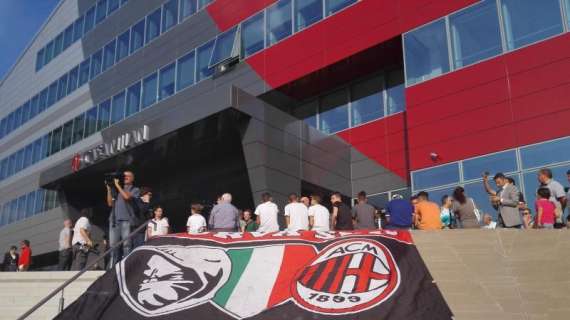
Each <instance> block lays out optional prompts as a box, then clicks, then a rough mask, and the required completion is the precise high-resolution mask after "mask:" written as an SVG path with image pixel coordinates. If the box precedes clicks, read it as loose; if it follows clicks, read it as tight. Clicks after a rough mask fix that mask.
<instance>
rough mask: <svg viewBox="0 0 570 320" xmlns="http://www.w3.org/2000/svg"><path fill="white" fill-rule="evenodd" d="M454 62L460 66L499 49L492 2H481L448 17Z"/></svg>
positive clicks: (499, 40)
mask: <svg viewBox="0 0 570 320" xmlns="http://www.w3.org/2000/svg"><path fill="white" fill-rule="evenodd" d="M449 25H450V30H451V43H452V49H453V64H454V66H455V68H461V67H464V66H467V65H470V64H473V63H475V62H477V61H481V60H484V59H486V58H489V57H493V56H496V55H498V54H500V53H501V52H502V48H501V33H500V30H499V16H498V15H497V4H496V2H495V1H483V2H481V3H479V4H476V5H474V6H472V7H470V8H468V9H465V10H462V11H460V12H458V13H456V14H453V15H451V16H450V17H449Z"/></svg>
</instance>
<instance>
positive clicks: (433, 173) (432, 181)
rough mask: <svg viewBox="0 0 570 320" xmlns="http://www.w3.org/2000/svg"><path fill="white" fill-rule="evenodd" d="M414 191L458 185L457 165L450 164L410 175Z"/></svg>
mask: <svg viewBox="0 0 570 320" xmlns="http://www.w3.org/2000/svg"><path fill="white" fill-rule="evenodd" d="M412 180H413V187H414V190H416V191H420V190H423V189H429V188H433V187H437V186H442V185H446V184H452V183H459V164H458V163H450V164H446V165H443V166H439V167H436V168H431V169H427V170H423V171H416V172H414V173H412Z"/></svg>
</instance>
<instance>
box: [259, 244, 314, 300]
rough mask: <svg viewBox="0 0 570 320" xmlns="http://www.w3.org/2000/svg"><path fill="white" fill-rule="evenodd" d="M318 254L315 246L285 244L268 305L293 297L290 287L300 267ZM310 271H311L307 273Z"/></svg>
mask: <svg viewBox="0 0 570 320" xmlns="http://www.w3.org/2000/svg"><path fill="white" fill-rule="evenodd" d="M316 255H317V253H316V252H315V249H314V248H313V246H301V245H299V246H285V252H284V253H283V260H282V261H281V268H280V270H279V274H278V275H277V279H276V280H275V285H274V286H273V289H272V290H271V295H270V296H269V301H267V307H271V306H274V305H276V304H279V303H281V302H283V301H285V300H287V299H289V298H290V297H291V290H290V288H291V283H292V282H293V280H294V279H295V275H296V274H297V272H298V271H299V269H301V268H304V267H305V266H306V265H308V264H309V262H310V261H311V260H312V259H314V258H315V256H316ZM313 272H314V271H313ZM309 273H311V272H308V273H307V274H309ZM311 274H312V273H311Z"/></svg>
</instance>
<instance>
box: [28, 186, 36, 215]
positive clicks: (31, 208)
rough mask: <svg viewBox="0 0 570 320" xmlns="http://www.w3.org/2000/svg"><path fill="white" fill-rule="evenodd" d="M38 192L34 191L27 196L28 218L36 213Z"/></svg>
mask: <svg viewBox="0 0 570 320" xmlns="http://www.w3.org/2000/svg"><path fill="white" fill-rule="evenodd" d="M35 202H36V192H35V191H32V192H30V193H28V195H27V196H26V218H29V217H31V216H33V215H34V209H35V206H34V205H35Z"/></svg>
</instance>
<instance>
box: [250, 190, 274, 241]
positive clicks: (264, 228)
mask: <svg viewBox="0 0 570 320" xmlns="http://www.w3.org/2000/svg"><path fill="white" fill-rule="evenodd" d="M278 213H279V208H277V205H276V204H275V203H273V202H272V201H271V194H269V193H267V192H265V193H263V194H262V195H261V204H260V205H258V206H257V208H255V215H256V216H257V224H258V225H259V228H258V229H257V231H258V232H276V231H279V223H278V222H277V214H278Z"/></svg>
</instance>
